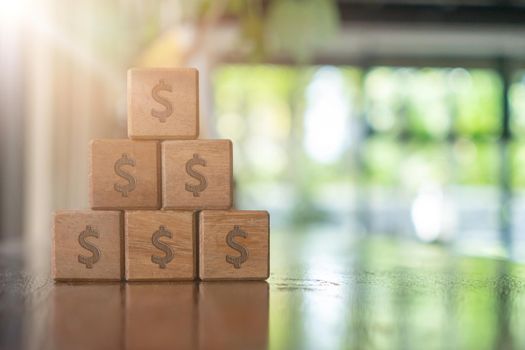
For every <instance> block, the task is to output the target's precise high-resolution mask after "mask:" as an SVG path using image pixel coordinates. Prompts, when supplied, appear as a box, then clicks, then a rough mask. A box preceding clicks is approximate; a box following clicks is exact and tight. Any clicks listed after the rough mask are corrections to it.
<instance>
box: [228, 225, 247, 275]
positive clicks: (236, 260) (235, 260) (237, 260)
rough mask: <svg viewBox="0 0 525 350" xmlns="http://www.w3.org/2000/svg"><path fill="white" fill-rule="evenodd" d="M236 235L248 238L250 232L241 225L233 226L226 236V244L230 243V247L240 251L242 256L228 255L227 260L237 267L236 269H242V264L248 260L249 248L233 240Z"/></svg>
mask: <svg viewBox="0 0 525 350" xmlns="http://www.w3.org/2000/svg"><path fill="white" fill-rule="evenodd" d="M236 236H240V237H243V238H246V237H247V236H248V234H247V233H246V232H244V231H243V230H241V228H240V227H239V226H237V225H235V226H233V230H231V231H230V232H229V233H228V235H227V236H226V244H228V245H229V246H230V248H233V249H235V250H236V251H238V252H239V253H240V254H241V256H231V255H226V262H228V263H230V264H233V267H235V268H236V269H240V268H241V264H242V263H244V262H245V261H246V260H248V250H247V249H246V248H245V247H243V246H242V245H240V244H239V243H236V242H235V241H234V240H233V239H234V238H235V237H236Z"/></svg>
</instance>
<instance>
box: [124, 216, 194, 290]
mask: <svg viewBox="0 0 525 350" xmlns="http://www.w3.org/2000/svg"><path fill="white" fill-rule="evenodd" d="M169 235H171V238H170V237H169ZM196 236H197V233H196V215H195V213H194V212H192V211H160V210H158V211H128V212H126V213H125V251H126V254H125V262H126V280H128V281H147V280H193V279H195V278H196V277H197V268H196V266H197V254H196V249H197V239H196ZM154 241H155V244H157V245H159V247H160V248H158V247H156V246H155V245H154ZM152 257H153V258H152ZM154 260H155V261H154ZM161 266H163V267H162V268H161Z"/></svg>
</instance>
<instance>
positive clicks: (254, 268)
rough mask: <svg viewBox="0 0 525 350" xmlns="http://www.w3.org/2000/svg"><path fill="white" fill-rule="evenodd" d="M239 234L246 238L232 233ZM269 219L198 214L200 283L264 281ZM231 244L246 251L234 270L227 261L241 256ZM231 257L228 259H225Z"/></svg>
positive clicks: (236, 213)
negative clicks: (221, 280)
mask: <svg viewBox="0 0 525 350" xmlns="http://www.w3.org/2000/svg"><path fill="white" fill-rule="evenodd" d="M236 227H237V231H242V232H243V233H244V234H245V237H242V236H241V235H238V234H237V235H235V234H233V233H232V232H234V231H236ZM269 228H270V217H269V214H268V212H266V211H243V210H230V211H227V210H203V211H201V212H200V214H199V277H200V279H202V280H220V279H252V280H258V279H259V280H264V279H267V278H268V276H269V273H270V268H269V246H270V245H269V243H270V234H269V233H270V231H269ZM228 235H231V236H230V238H232V240H233V242H234V243H236V244H238V245H240V246H241V247H243V248H244V249H245V253H246V259H245V261H243V262H242V263H241V264H239V267H238V268H236V267H235V266H234V264H233V263H231V262H228V259H232V258H238V257H241V256H242V252H241V250H239V249H234V248H233V247H232V245H231V244H228V242H227V240H228ZM227 257H230V258H227Z"/></svg>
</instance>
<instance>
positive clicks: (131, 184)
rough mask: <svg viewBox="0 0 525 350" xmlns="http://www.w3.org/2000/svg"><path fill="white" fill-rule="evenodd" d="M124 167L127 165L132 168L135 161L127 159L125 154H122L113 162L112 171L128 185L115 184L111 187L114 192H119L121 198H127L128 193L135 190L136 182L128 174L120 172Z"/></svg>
mask: <svg viewBox="0 0 525 350" xmlns="http://www.w3.org/2000/svg"><path fill="white" fill-rule="evenodd" d="M124 165H129V166H132V167H134V166H135V160H134V159H133V158H129V157H128V155H127V154H126V153H123V154H122V157H121V158H119V159H118V160H117V161H116V162H115V165H114V169H115V173H116V174H117V175H118V176H120V177H122V178H124V179H125V180H127V181H128V183H127V184H124V185H121V184H118V183H116V184H115V185H114V186H113V188H114V189H115V191H117V192H120V193H121V194H122V197H127V196H128V193H129V192H131V191H133V190H134V189H135V185H136V182H135V178H134V177H133V176H132V175H131V174H130V173H128V172H126V171H124V170H122V167H123V166H124Z"/></svg>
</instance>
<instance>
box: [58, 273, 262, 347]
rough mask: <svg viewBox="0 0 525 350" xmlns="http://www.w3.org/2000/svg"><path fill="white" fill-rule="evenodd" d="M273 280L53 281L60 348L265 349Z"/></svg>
mask: <svg viewBox="0 0 525 350" xmlns="http://www.w3.org/2000/svg"><path fill="white" fill-rule="evenodd" d="M268 293H269V292H268V284H267V283H266V282H207V283H192V282H187V283H128V284H86V283H75V284H62V283H58V284H55V285H54V286H53V287H52V290H51V293H50V300H51V302H52V312H51V317H52V322H50V325H51V327H52V330H51V332H50V334H51V343H52V347H53V348H56V349H130V350H131V349H265V348H267V344H268V317H269V315H268V307H269V304H268V301H269V294H268Z"/></svg>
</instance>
